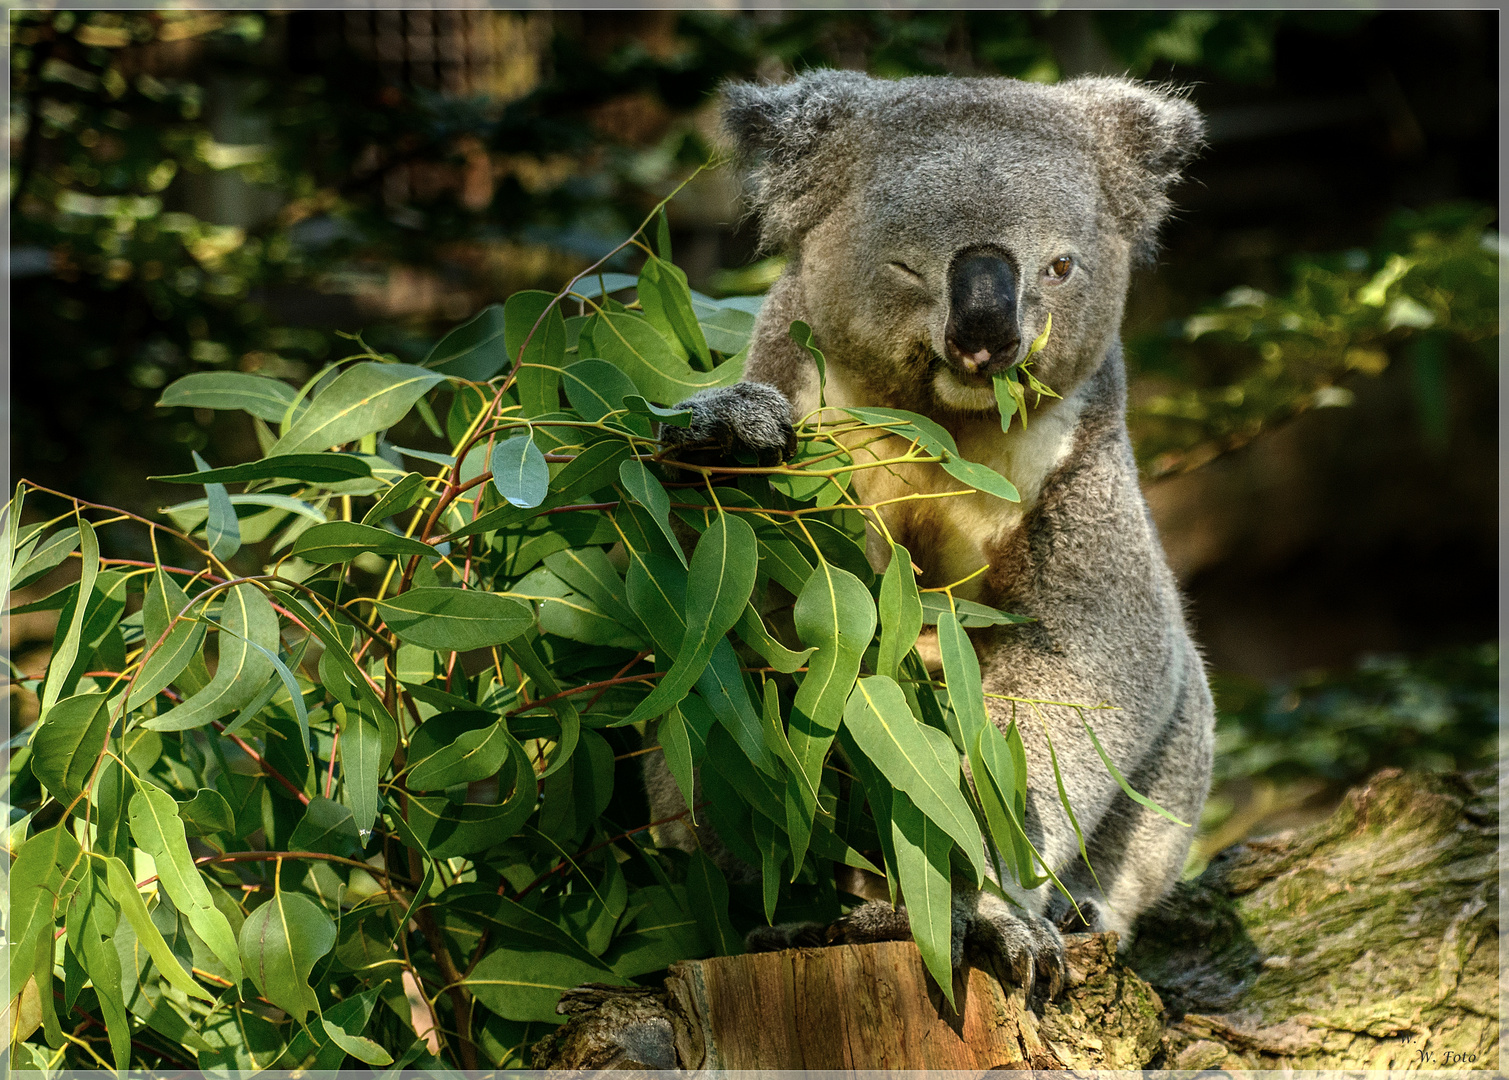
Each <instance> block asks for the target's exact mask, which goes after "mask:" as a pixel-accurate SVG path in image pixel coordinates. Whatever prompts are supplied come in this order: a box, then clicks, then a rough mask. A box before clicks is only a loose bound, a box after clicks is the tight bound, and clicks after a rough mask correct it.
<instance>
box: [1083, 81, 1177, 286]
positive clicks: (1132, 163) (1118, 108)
mask: <svg viewBox="0 0 1509 1080" xmlns="http://www.w3.org/2000/svg"><path fill="white" fill-rule="evenodd" d="M1061 87H1062V89H1063V90H1064V91H1065V92H1066V93H1067V94H1069V95H1070V97H1071V99H1072V100H1074V101H1075V102H1076V103H1077V104H1078V105H1079V107H1080V108H1081V110H1082V111H1083V114H1084V116H1085V118H1086V120H1087V121H1088V125H1089V128H1090V135H1091V141H1092V144H1093V146H1094V148H1095V153H1096V154H1097V155H1098V158H1099V161H1100V171H1101V183H1102V186H1103V187H1104V190H1105V193H1106V198H1107V200H1108V201H1109V203H1110V207H1111V211H1112V213H1114V214H1115V215H1116V217H1117V218H1118V219H1119V220H1120V221H1121V222H1122V225H1123V228H1124V229H1125V230H1126V234H1127V236H1128V238H1129V239H1130V240H1131V241H1132V250H1133V256H1134V258H1136V259H1138V260H1149V259H1151V258H1152V256H1153V252H1154V250H1155V248H1156V243H1157V233H1158V226H1159V225H1160V224H1162V222H1163V219H1164V218H1165V217H1167V216H1168V212H1169V208H1170V206H1171V203H1170V201H1169V198H1168V189H1169V188H1170V187H1171V186H1172V185H1173V183H1174V181H1176V180H1177V179H1178V178H1179V170H1180V169H1182V168H1183V167H1184V165H1185V164H1186V163H1187V162H1188V161H1189V160H1190V159H1191V158H1193V157H1194V156H1195V154H1197V153H1198V152H1199V151H1200V149H1201V147H1202V146H1203V145H1204V137H1205V121H1204V120H1203V119H1202V118H1201V116H1200V111H1199V110H1198V109H1196V108H1195V107H1194V106H1193V105H1191V104H1190V103H1189V101H1188V100H1186V99H1185V97H1184V96H1183V95H1182V94H1180V93H1179V92H1177V91H1174V90H1170V89H1167V88H1161V87H1153V86H1148V85H1147V84H1145V83H1138V82H1133V81H1132V80H1130V79H1116V78H1104V77H1088V78H1079V79H1073V80H1071V81H1069V82H1066V83H1062V84H1061Z"/></svg>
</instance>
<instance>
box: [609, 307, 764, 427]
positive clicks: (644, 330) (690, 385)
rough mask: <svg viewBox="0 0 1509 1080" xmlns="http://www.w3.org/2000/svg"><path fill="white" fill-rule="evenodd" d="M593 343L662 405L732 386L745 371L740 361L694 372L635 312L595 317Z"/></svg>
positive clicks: (611, 362) (641, 388)
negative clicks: (710, 388) (711, 389)
mask: <svg viewBox="0 0 1509 1080" xmlns="http://www.w3.org/2000/svg"><path fill="white" fill-rule="evenodd" d="M592 344H593V345H594V347H595V348H596V352H597V355H598V356H599V357H600V358H601V359H603V360H606V361H608V362H609V363H610V364H613V365H614V366H615V367H617V368H619V370H621V371H623V372H624V373H625V374H626V375H628V376H629V378H630V379H632V380H633V381H634V385H635V386H637V387H638V388H639V391H640V393H641V394H643V395H644V396H645V397H646V398H648V399H649V400H651V401H654V402H657V403H659V404H662V405H674V404H675V403H676V402H678V401H685V400H686V399H687V398H689V397H691V396H692V395H693V394H694V393H696V392H697V391H698V390H705V389H707V388H708V387H712V386H730V385H732V384H733V383H735V382H737V381H738V380H739V376H740V375H741V374H742V371H741V365H739V364H720V365H719V366H718V367H716V368H714V369H713V370H712V371H708V372H700V371H693V370H692V369H691V367H690V366H688V364H687V362H686V361H685V360H683V359H682V358H681V357H679V356H677V355H676V350H675V349H674V348H672V347H671V345H670V344H669V343H668V342H667V341H666V339H665V338H663V337H662V336H661V335H660V333H659V332H658V331H657V330H656V329H655V328H654V327H653V326H651V325H650V324H649V323H648V322H646V321H645V320H644V319H641V318H636V317H635V316H632V315H616V314H612V313H608V312H605V313H603V314H601V315H598V316H596V320H595V322H594V329H593V332H592Z"/></svg>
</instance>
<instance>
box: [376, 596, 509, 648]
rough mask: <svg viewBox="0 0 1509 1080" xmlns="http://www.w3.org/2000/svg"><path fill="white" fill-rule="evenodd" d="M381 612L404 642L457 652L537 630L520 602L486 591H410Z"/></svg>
mask: <svg viewBox="0 0 1509 1080" xmlns="http://www.w3.org/2000/svg"><path fill="white" fill-rule="evenodd" d="M377 612H378V614H379V615H381V616H382V620H383V622H385V623H387V624H388V628H389V629H391V630H392V631H393V632H394V633H395V634H397V635H398V637H399V640H401V641H405V642H407V643H409V644H410V645H419V646H422V647H424V648H426V649H449V650H454V651H457V652H465V651H467V650H469V649H484V648H487V647H488V646H490V645H501V644H503V643H504V642H505V641H511V640H513V639H514V638H516V637H518V636H519V635H520V634H522V633H524V631H526V630H528V629H529V628H530V627H531V626H533V625H534V614H533V612H531V611H530V610H529V608H527V607H526V606H524V605H523V604H521V603H519V602H518V601H517V600H511V599H509V598H508V597H506V596H498V595H497V594H496V593H490V592H483V591H482V590H480V589H445V588H418V589H410V590H409V591H408V592H406V593H402V594H400V595H398V596H395V597H393V599H391V600H381V601H379V602H378V604H377Z"/></svg>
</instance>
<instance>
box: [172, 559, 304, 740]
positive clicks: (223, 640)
mask: <svg viewBox="0 0 1509 1080" xmlns="http://www.w3.org/2000/svg"><path fill="white" fill-rule="evenodd" d="M220 625H221V627H222V628H223V629H224V630H226V631H228V632H227V633H222V634H221V635H220V661H219V663H218V665H217V666H216V668H215V675H214V677H213V678H212V679H211V680H210V682H209V685H207V686H205V687H204V689H202V690H200V691H199V692H198V693H196V694H194V695H192V696H191V697H190V698H188V700H186V701H185V702H184V703H183V704H182V705H179V706H176V707H175V708H172V709H169V710H168V711H167V712H165V713H162V714H160V715H158V716H155V717H153V718H151V719H150V720H147V721H145V726H146V727H148V728H151V729H152V730H154V731H186V730H188V729H190V728H197V727H203V726H204V725H205V724H208V723H209V722H210V721H212V720H218V719H220V718H221V717H222V716H225V715H226V714H228V713H232V712H236V711H237V710H239V709H241V708H242V707H243V706H244V705H246V704H247V703H248V702H250V701H251V700H252V699H253V698H255V697H256V696H257V694H258V693H259V692H260V691H261V690H262V688H263V686H265V685H266V683H267V680H268V678H270V677H271V676H272V674H273V662H272V661H271V660H270V659H269V656H275V655H276V650H277V648H278V616H277V613H276V612H274V611H273V609H272V604H270V603H269V602H268V600H267V597H266V596H264V595H263V594H262V590H260V589H258V588H257V587H256V586H255V585H250V584H242V585H237V586H235V587H234V588H232V589H231V590H230V591H229V592H228V593H226V596H225V603H224V605H223V606H222V607H221V610H220Z"/></svg>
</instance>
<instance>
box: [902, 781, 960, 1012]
mask: <svg viewBox="0 0 1509 1080" xmlns="http://www.w3.org/2000/svg"><path fill="white" fill-rule="evenodd" d="M891 840H892V843H893V844H894V845H895V848H896V875H897V877H898V878H899V879H900V882H901V892H902V895H903V896H905V897H906V914H907V921H908V922H909V923H910V924H911V927H912V940H914V941H915V942H916V943H917V951H918V952H920V953H921V954H922V962H923V963H924V964H926V965H927V970H928V972H929V973H930V974H931V975H932V976H933V979H934V981H936V982H937V984H938V986H939V988H940V989H941V990H942V991H943V996H944V997H946V998H947V999H948V1003H949V1005H950V1007H953V1006H954V971H953V959H952V954H951V950H950V935H951V930H952V926H953V918H952V906H951V905H952V897H951V890H950V886H949V865H948V853H949V849H950V848H951V847H953V841H952V840H951V839H950V838H949V835H948V834H947V833H946V832H944V831H943V830H942V829H940V828H939V827H938V826H937V825H935V824H933V822H931V821H930V820H928V817H927V815H926V814H924V813H922V811H920V810H918V809H917V807H916V806H915V805H914V804H913V803H912V800H911V799H910V798H908V797H907V794H906V792H904V791H898V792H896V797H895V799H894V801H893V802H892V803H891Z"/></svg>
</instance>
